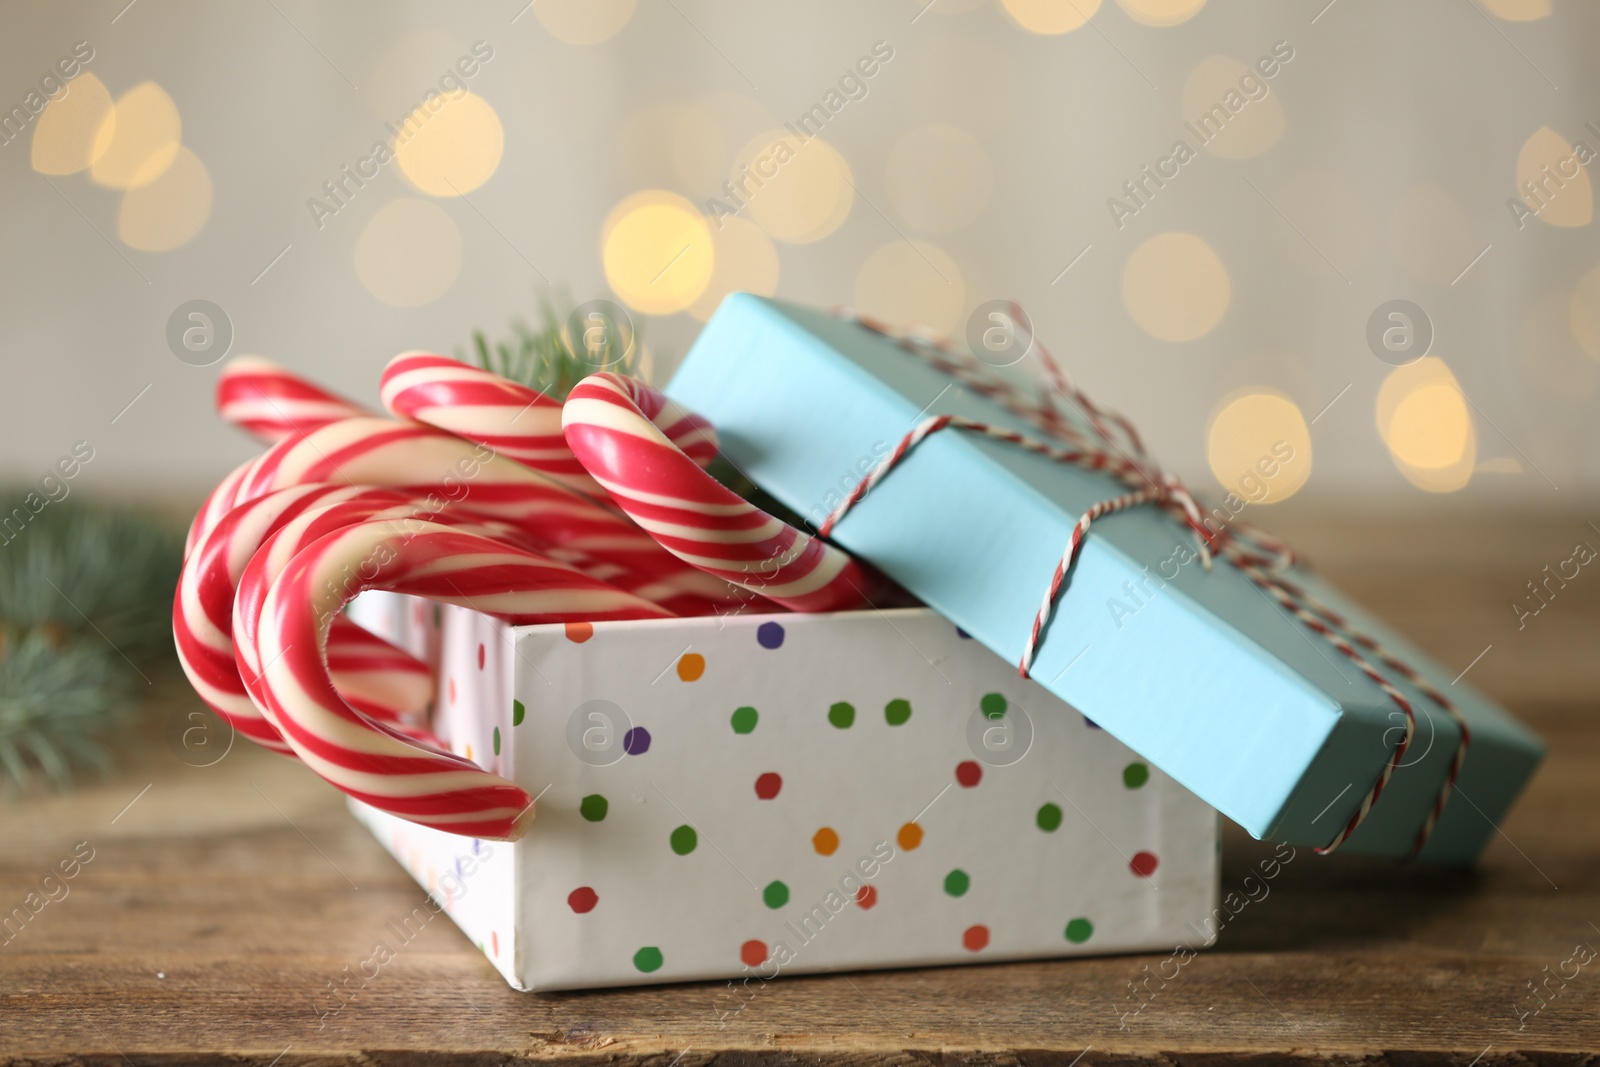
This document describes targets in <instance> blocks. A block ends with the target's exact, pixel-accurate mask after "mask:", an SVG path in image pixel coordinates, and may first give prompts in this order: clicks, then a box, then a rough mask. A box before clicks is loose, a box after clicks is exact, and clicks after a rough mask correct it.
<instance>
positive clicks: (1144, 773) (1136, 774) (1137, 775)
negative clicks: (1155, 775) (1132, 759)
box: [1122, 763, 1150, 789]
mask: <svg viewBox="0 0 1600 1067" xmlns="http://www.w3.org/2000/svg"><path fill="white" fill-rule="evenodd" d="M1149 780H1150V768H1149V767H1146V766H1145V765H1144V764H1142V763H1130V764H1128V765H1127V766H1126V767H1124V768H1122V784H1123V785H1125V786H1127V787H1128V788H1129V789H1138V788H1139V787H1140V786H1141V785H1144V784H1145V783H1146V782H1148V781H1149Z"/></svg>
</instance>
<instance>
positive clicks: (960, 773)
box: [956, 759, 983, 789]
mask: <svg viewBox="0 0 1600 1067" xmlns="http://www.w3.org/2000/svg"><path fill="white" fill-rule="evenodd" d="M956 781H957V782H959V783H960V784H961V787H962V788H963V789H971V788H972V787H973V786H975V785H977V784H978V783H979V782H981V781H983V768H982V767H980V766H978V761H977V760H970V759H969V760H962V761H961V762H960V763H958V764H956Z"/></svg>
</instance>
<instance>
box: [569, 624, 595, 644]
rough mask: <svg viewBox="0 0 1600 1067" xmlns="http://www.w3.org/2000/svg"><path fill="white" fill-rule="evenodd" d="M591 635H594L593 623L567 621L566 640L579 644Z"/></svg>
mask: <svg viewBox="0 0 1600 1067" xmlns="http://www.w3.org/2000/svg"><path fill="white" fill-rule="evenodd" d="M593 636H594V623H592V622H569V623H567V640H568V641H572V642H575V643H577V644H580V645H581V644H583V643H584V642H585V641H587V640H589V638H591V637H593Z"/></svg>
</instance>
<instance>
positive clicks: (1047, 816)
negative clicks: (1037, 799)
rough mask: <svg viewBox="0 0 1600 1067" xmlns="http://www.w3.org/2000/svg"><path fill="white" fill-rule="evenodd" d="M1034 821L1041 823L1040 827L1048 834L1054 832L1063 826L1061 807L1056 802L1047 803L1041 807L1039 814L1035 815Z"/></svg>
mask: <svg viewBox="0 0 1600 1067" xmlns="http://www.w3.org/2000/svg"><path fill="white" fill-rule="evenodd" d="M1034 821H1035V822H1037V823H1038V824H1039V829H1041V830H1043V831H1044V832H1045V833H1047V834H1053V833H1055V832H1056V830H1057V829H1059V828H1060V826H1061V809H1060V808H1059V807H1057V806H1056V805H1054V804H1046V805H1044V806H1043V807H1041V808H1040V809H1039V814H1038V815H1036V816H1034Z"/></svg>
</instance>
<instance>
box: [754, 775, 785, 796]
mask: <svg viewBox="0 0 1600 1067" xmlns="http://www.w3.org/2000/svg"><path fill="white" fill-rule="evenodd" d="M782 788H783V779H782V778H780V777H778V775H776V774H774V773H773V772H772V771H768V772H767V773H766V774H763V775H762V776H761V777H760V778H757V779H756V796H758V797H760V798H761V799H762V800H771V799H772V798H773V797H775V796H777V795H778V790H780V789H782Z"/></svg>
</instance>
